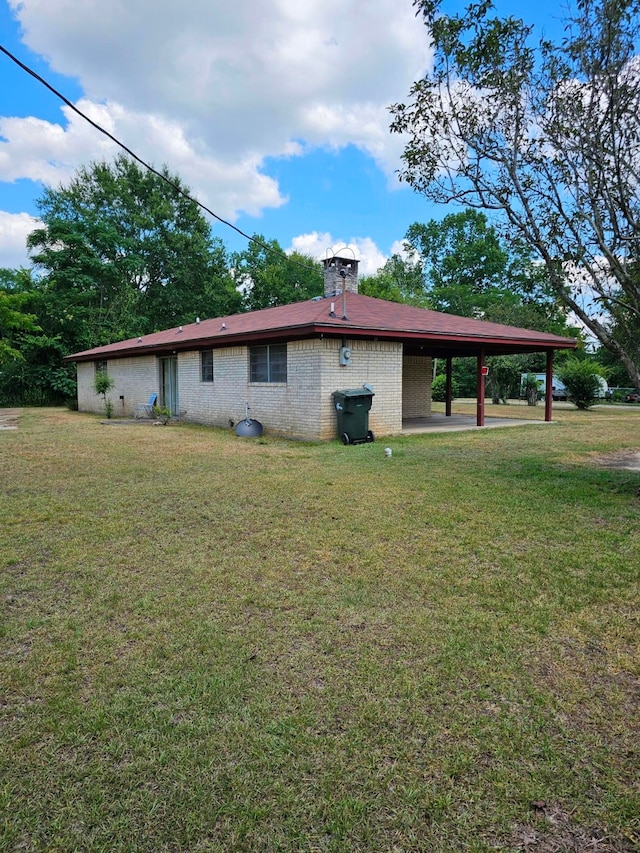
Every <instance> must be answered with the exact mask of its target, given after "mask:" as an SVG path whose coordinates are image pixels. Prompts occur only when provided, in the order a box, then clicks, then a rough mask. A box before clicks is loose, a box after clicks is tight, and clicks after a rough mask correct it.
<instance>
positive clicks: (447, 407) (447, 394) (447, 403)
mask: <svg viewBox="0 0 640 853" xmlns="http://www.w3.org/2000/svg"><path fill="white" fill-rule="evenodd" d="M452 360H453V359H452V358H451V356H450V355H449V356H447V359H446V361H445V365H446V367H445V370H446V374H445V378H446V383H445V391H444V413H445V416H446V417H447V418H450V417H451V375H452V370H451V363H452Z"/></svg>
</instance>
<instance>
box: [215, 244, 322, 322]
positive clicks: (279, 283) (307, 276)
mask: <svg viewBox="0 0 640 853" xmlns="http://www.w3.org/2000/svg"><path fill="white" fill-rule="evenodd" d="M231 263H232V266H233V269H234V278H235V282H236V285H237V286H238V287H239V288H240V290H241V291H243V293H244V297H243V308H244V309H245V310H246V311H257V310H258V309H260V308H273V307H274V306H276V305H289V304H290V303H292V302H301V301H302V300H304V299H311V298H312V297H313V296H321V295H322V293H323V291H324V285H323V278H322V265H321V264H319V263H318V261H316V260H315V259H314V258H312V257H310V256H308V255H304V254H302V253H300V252H291V253H290V254H289V255H287V256H286V257H285V255H284V250H283V248H282V247H281V246H280V244H279V243H278V241H277V240H267V239H266V238H265V237H263V236H262V234H254V235H253V240H252V242H251V243H249V245H248V246H247V248H246V249H245V250H244V251H242V252H236V253H234V255H233V256H232V259H231Z"/></svg>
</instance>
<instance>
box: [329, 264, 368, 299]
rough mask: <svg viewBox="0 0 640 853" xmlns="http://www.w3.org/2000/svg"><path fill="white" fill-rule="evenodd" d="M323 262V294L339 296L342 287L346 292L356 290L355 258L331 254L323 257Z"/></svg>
mask: <svg viewBox="0 0 640 853" xmlns="http://www.w3.org/2000/svg"><path fill="white" fill-rule="evenodd" d="M322 263H323V264H324V295H325V296H339V295H340V294H341V293H342V291H343V289H344V290H346V291H347V293H357V292H358V264H359V263H360V261H356V260H355V258H349V257H343V256H342V255H333V257H331V258H325V259H324V261H323V262H322Z"/></svg>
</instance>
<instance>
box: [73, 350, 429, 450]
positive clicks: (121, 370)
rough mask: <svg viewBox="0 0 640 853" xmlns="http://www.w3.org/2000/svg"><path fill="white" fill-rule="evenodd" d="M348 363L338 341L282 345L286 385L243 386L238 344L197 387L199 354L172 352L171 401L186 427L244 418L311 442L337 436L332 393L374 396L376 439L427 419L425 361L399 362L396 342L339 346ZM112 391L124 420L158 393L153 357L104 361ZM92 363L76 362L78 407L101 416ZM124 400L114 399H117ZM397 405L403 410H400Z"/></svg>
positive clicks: (219, 355)
mask: <svg viewBox="0 0 640 853" xmlns="http://www.w3.org/2000/svg"><path fill="white" fill-rule="evenodd" d="M347 343H348V346H349V347H350V348H351V361H350V364H349V365H348V366H346V367H344V366H341V365H340V347H341V346H342V340H341V339H340V338H325V339H319V338H315V339H312V340H303V341H292V342H290V343H289V344H288V346H287V383H286V384H266V383H264V384H263V383H250V382H249V350H248V347H246V346H238V347H227V348H224V349H216V350H214V351H213V376H214V381H213V382H201V381H200V353H199V352H195V351H193V352H182V353H179V354H178V398H179V410H180V414H181V416H182V417H183V418H184V419H185V420H187V421H193V422H195V423H203V424H210V425H212V426H220V427H227V428H228V427H229V421H230V420H232V421H233V422H234V424H237V423H238V421H240V420H242V418H243V417H244V415H245V402H248V403H249V407H250V410H249V415H250V417H253V418H256V419H257V420H259V421H260V422H261V423H262V424H263V426H264V428H265V431H266V432H268V433H272V434H275V435H282V436H287V437H291V438H305V439H315V440H327V439H333V438H335V437H336V436H337V417H336V411H335V406H334V402H333V396H332V394H333V392H334V391H337V390H342V389H345V388H359V387H361V386H362V385H363V384H364V383H365V382H366V383H369V384H370V385H371V386H372V387H373V390H374V394H375V396H374V397H373V401H372V407H371V411H370V412H369V427H370V429H372V430H373V431H374V433H375V434H376V435H380V436H382V435H388V434H392V433H397V432H400V431H401V429H402V417H403V415H404V417H426V416H428V415H429V414H430V396H431V395H430V390H431V359H430V358H415V357H408V358H404V359H403V356H402V344H400V343H393V342H386V341H358V340H349V341H347ZM107 370H108V372H109V375H110V376H111V377H112V378H113V379H114V380H115V383H116V385H115V387H114V388H113V390H112V391H111V392H110V393H109V398H110V399H111V401H112V402H113V405H114V415H115V416H116V417H122V416H125V417H132V416H133V414H134V413H135V410H136V408H137V407H138V406H141V405H143V404H146V403H147V401H148V400H149V395H150V394H151V393H152V392H159V390H160V389H159V388H158V381H159V371H158V361H157V359H156V357H155V356H152V355H149V356H140V357H136V358H125V359H112V360H110V361H109V362H108V363H107ZM94 375H95V364H94V363H93V362H83V363H80V364H78V406H79V408H80V410H81V411H88V412H98V413H102V411H103V404H102V398H100V397H98V396H96V394H95V393H94V391H93V378H94ZM121 395H122V396H123V397H124V400H123V401H121V400H120V396H121ZM403 406H404V411H403Z"/></svg>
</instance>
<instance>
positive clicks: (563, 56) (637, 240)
mask: <svg viewBox="0 0 640 853" xmlns="http://www.w3.org/2000/svg"><path fill="white" fill-rule="evenodd" d="M414 5H415V6H416V7H417V8H418V10H419V12H420V13H421V14H422V16H423V19H424V23H425V24H426V26H427V28H428V29H429V31H430V38H431V41H432V44H433V49H434V66H433V70H432V71H431V72H430V73H429V74H427V76H426V77H425V78H424V79H422V80H419V81H417V82H416V83H415V84H414V85H413V87H412V89H411V92H410V96H409V101H408V103H406V104H403V103H399V104H395V105H394V106H392V107H391V111H392V114H393V116H394V119H393V123H392V130H393V131H396V132H401V133H406V134H408V135H409V141H408V144H407V145H406V148H405V151H404V155H403V160H404V166H403V169H402V171H401V177H402V179H403V180H405V181H407V182H408V183H409V184H410V185H411V186H413V187H414V188H415V189H416V190H417V191H419V192H422V193H424V194H425V195H426V196H427V197H428V198H430V199H431V200H433V201H436V202H440V203H447V202H458V203H460V204H463V205H465V206H466V207H473V208H478V209H484V210H487V211H494V212H495V214H496V215H498V216H499V217H500V221H501V224H502V225H503V226H504V228H505V233H506V234H507V235H509V237H510V238H511V239H512V240H513V241H514V242H520V243H523V244H525V245H526V246H527V247H529V249H530V250H531V251H532V252H534V253H535V256H536V257H537V258H539V259H540V260H541V261H543V262H544V264H545V267H546V271H547V276H548V281H549V284H550V285H551V287H552V288H553V291H554V293H555V294H556V296H557V297H558V299H560V300H562V302H563V303H564V304H565V305H566V306H567V308H568V309H570V310H571V311H572V312H573V313H574V314H575V315H576V317H577V318H578V319H579V321H580V322H581V323H583V324H584V326H586V328H587V329H589V330H590V331H591V333H592V334H593V335H594V336H595V337H596V338H597V339H598V340H599V341H600V342H601V343H602V344H603V345H604V346H605V347H607V348H608V349H610V350H611V352H613V353H614V354H615V355H616V356H617V357H618V358H620V359H621V361H622V362H623V364H624V365H625V368H626V369H627V371H628V373H629V376H630V377H631V379H632V381H633V382H634V384H635V385H636V386H637V387H638V388H639V389H640V278H639V277H638V274H637V265H638V262H639V259H640V199H639V196H638V190H639V187H640V155H639V153H638V152H639V151H640V144H639V143H640V62H639V61H638V57H637V56H636V53H635V43H636V40H637V37H638V34H639V32H640V16H639V11H640V0H604V2H600V0H577V4H576V12H575V14H573V15H572V16H570V17H568V18H567V20H566V22H565V23H566V27H565V32H566V36H565V38H564V39H563V41H562V42H561V43H559V44H555V43H553V42H551V41H550V40H548V39H539V40H536V39H535V38H534V33H533V27H532V26H530V25H527V24H525V23H524V22H523V21H522V20H519V19H516V18H514V17H506V18H503V17H499V16H494V15H493V12H492V10H493V7H492V4H491V2H490V0H481V2H479V3H476V4H473V5H470V6H469V7H468V8H467V9H466V11H464V12H463V13H461V14H456V15H447V14H445V13H444V12H443V11H442V8H441V6H442V3H441V0H414Z"/></svg>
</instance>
